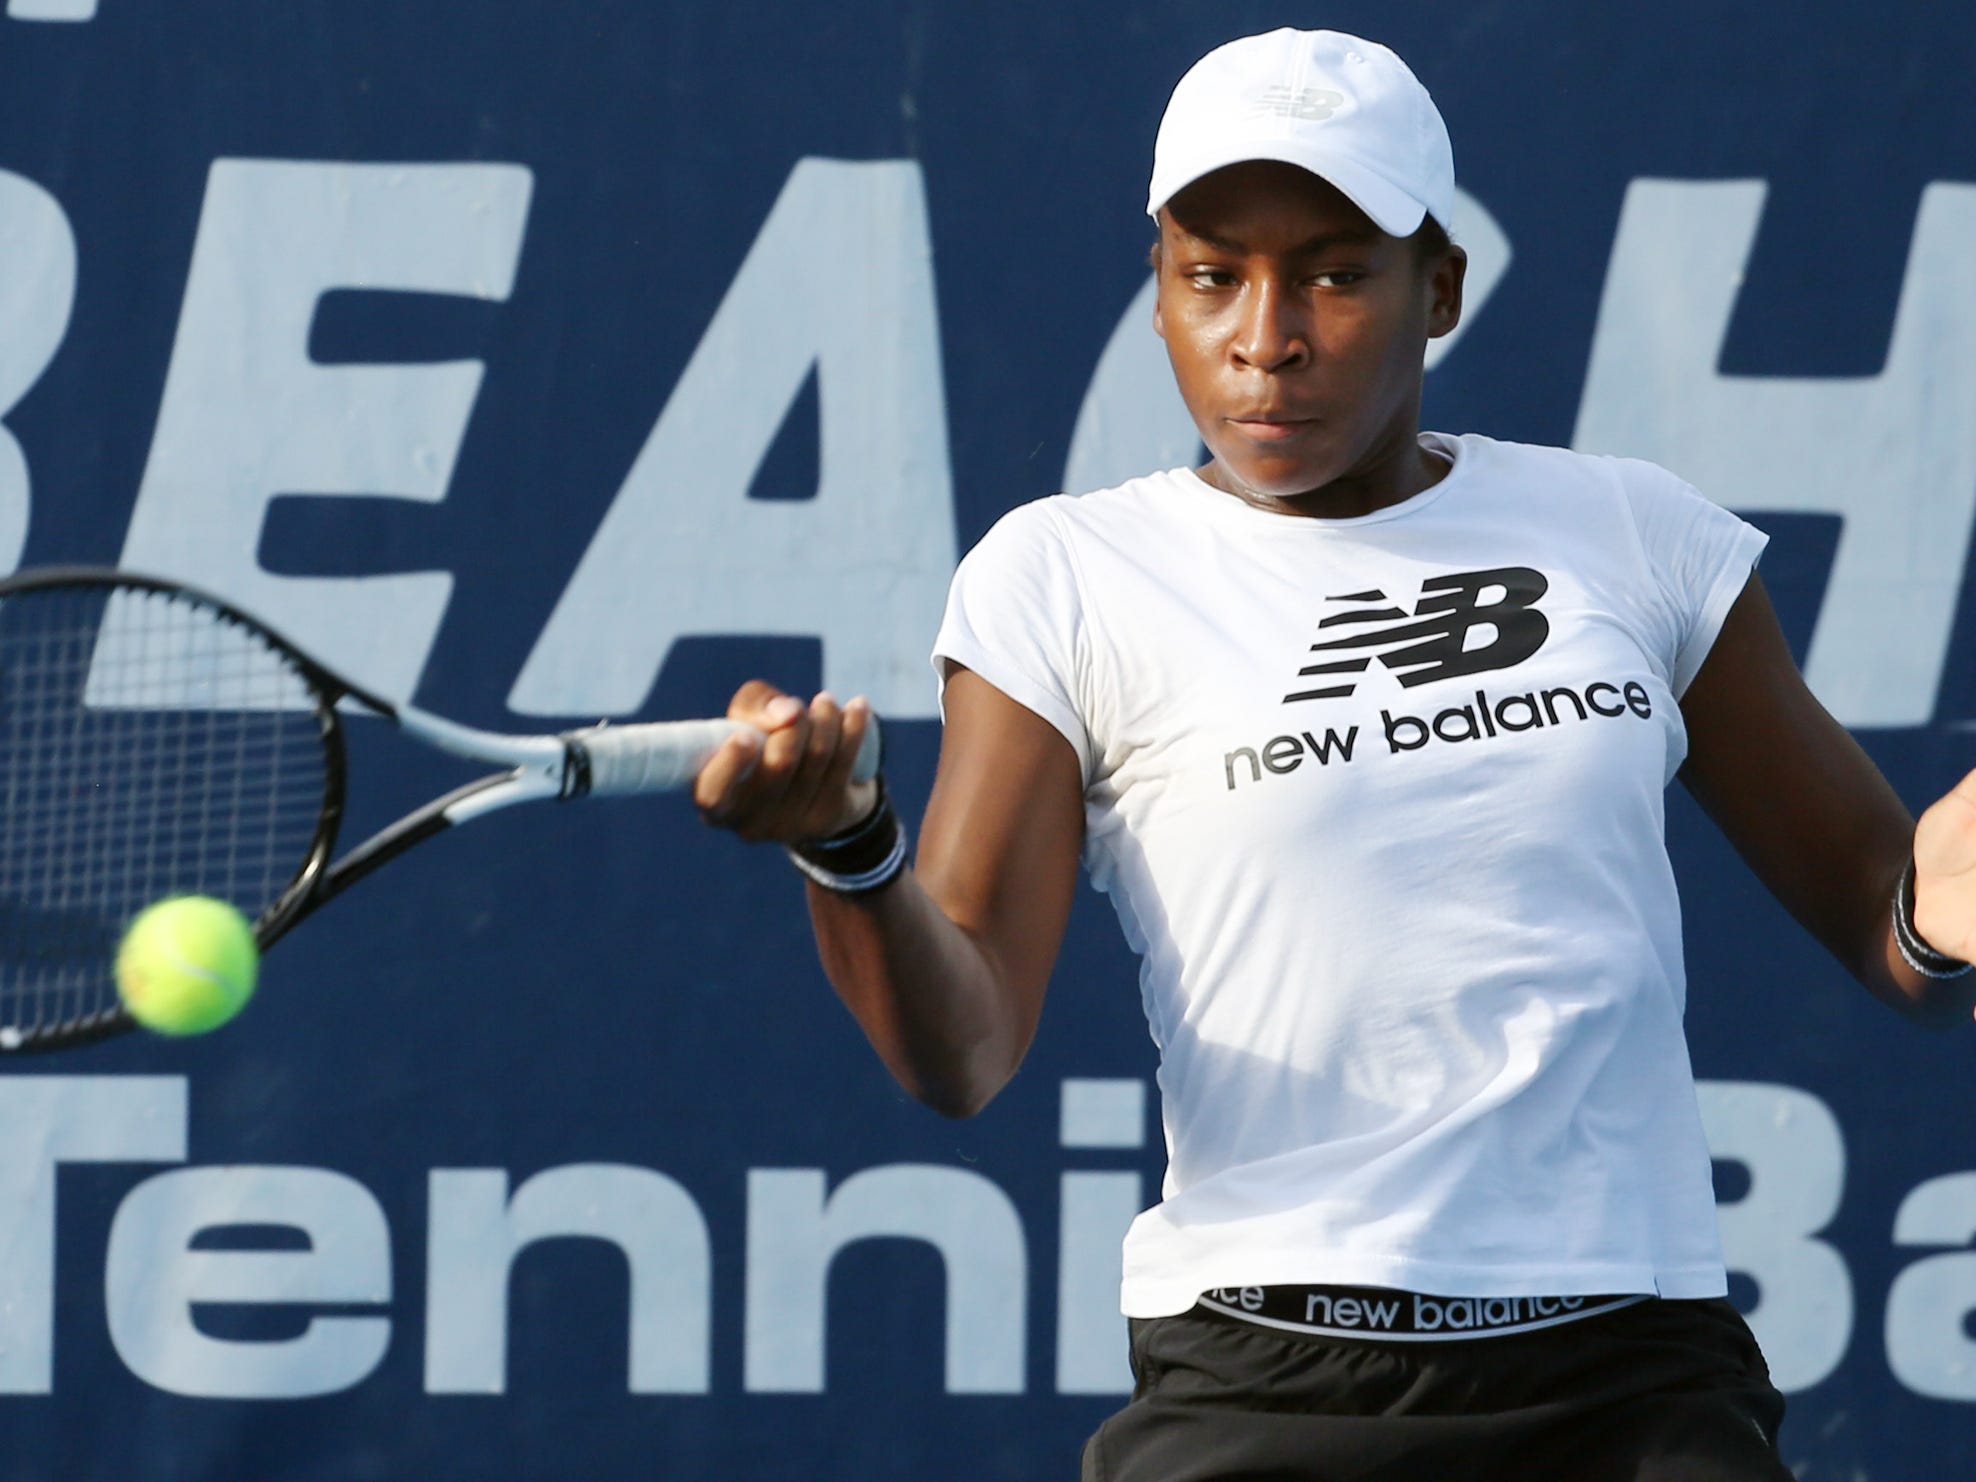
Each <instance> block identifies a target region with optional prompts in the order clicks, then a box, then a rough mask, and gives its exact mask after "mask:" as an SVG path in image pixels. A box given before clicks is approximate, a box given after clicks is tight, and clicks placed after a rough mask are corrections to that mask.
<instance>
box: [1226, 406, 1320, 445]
mask: <svg viewBox="0 0 1976 1482" xmlns="http://www.w3.org/2000/svg"><path fill="white" fill-rule="evenodd" d="M1228 420H1229V421H1230V422H1231V423H1233V424H1234V425H1235V426H1236V427H1239V428H1240V429H1241V430H1242V431H1243V432H1244V433H1246V434H1247V435H1248V436H1250V437H1252V438H1255V439H1256V440H1257V441H1258V442H1281V441H1283V440H1284V439H1286V438H1292V437H1295V436H1296V435H1297V434H1298V433H1300V432H1306V431H1308V430H1309V429H1311V428H1312V427H1315V426H1316V425H1317V419H1316V418H1315V417H1293V416H1289V415H1287V414H1285V413H1282V412H1262V413H1257V414H1255V415H1253V416H1247V417H1230V418H1229V419H1228Z"/></svg>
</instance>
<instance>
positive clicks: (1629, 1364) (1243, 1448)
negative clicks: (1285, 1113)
mask: <svg viewBox="0 0 1976 1482" xmlns="http://www.w3.org/2000/svg"><path fill="white" fill-rule="evenodd" d="M1131 1326H1132V1372H1133V1374H1134V1375H1135V1376H1136V1378H1137V1380H1138V1386H1137V1388H1136V1389H1135V1390H1134V1391H1133V1396H1132V1401H1131V1403H1130V1404H1128V1405H1127V1406H1126V1407H1125V1408H1124V1409H1123V1410H1121V1411H1119V1412H1118V1414H1116V1415H1114V1416H1112V1417H1111V1418H1110V1419H1109V1420H1107V1421H1106V1422H1105V1423H1104V1425H1103V1426H1101V1427H1100V1428H1099V1429H1098V1433H1097V1434H1096V1435H1094V1436H1093V1437H1092V1438H1091V1440H1090V1442H1089V1444H1087V1445H1086V1446H1085V1448H1084V1471H1083V1479H1084V1482H1347V1479H1349V1482H1373V1479H1379V1482H1790V1479H1791V1473H1790V1471H1789V1469H1788V1468H1786V1467H1785V1465H1784V1463H1783V1461H1782V1459H1781V1458H1780V1457H1779V1456H1778V1454H1777V1443H1776V1438H1777V1425H1778V1422H1779V1421H1780V1420H1782V1418H1783V1414H1784V1397H1783V1396H1782V1395H1781V1394H1779V1393H1778V1392H1777V1389H1776V1387H1775V1386H1774V1385H1772V1384H1771V1382H1770V1371H1769V1370H1768V1368H1766V1367H1765V1365H1764V1362H1763V1355H1762V1354H1761V1353H1760V1352H1758V1350H1757V1346H1756V1340H1755V1339H1754V1338H1752V1337H1751V1336H1750V1330H1749V1328H1748V1327H1747V1326H1746V1325H1745V1324H1744V1322H1743V1320H1742V1318H1741V1317H1740V1316H1738V1315H1737V1312H1736V1310H1735V1308H1733V1307H1731V1306H1730V1305H1729V1304H1728V1303H1727V1302H1725V1301H1720V1300H1716V1301H1703V1302H1670V1301H1647V1302H1640V1303H1636V1304H1634V1305H1632V1306H1628V1307H1622V1308H1620V1309H1618V1310H1616V1311H1612V1312H1607V1313H1603V1314H1601V1315H1599V1316H1597V1317H1588V1318H1584V1319H1582V1320H1580V1321H1577V1322H1570V1323H1565V1324H1563V1325H1561V1326H1558V1327H1553V1328H1544V1329H1542V1330H1540V1331H1536V1332H1528V1333H1518V1334H1510V1335H1502V1336H1495V1337H1486V1338H1471V1339H1462V1340H1456V1341H1449V1342H1425V1343H1422V1342H1414V1343H1405V1342H1392V1341H1379V1340H1374V1339H1357V1338H1315V1337H1309V1336H1306V1335H1303V1334H1299V1333H1287V1332H1279V1331H1276V1330H1274V1329H1271V1328H1266V1327H1261V1326H1258V1325H1256V1324H1254V1323H1250V1322H1244V1321H1242V1320H1241V1319H1239V1318H1233V1317H1225V1316H1222V1315H1220V1314H1217V1313H1212V1312H1208V1311H1206V1310H1204V1309H1201V1308H1195V1309H1194V1310H1193V1311H1192V1312H1187V1313H1182V1314H1181V1315H1179V1316H1177V1317H1160V1318H1149V1319H1139V1318H1135V1319H1134V1320H1133V1322H1132V1325H1131Z"/></svg>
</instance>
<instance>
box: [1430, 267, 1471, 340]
mask: <svg viewBox="0 0 1976 1482" xmlns="http://www.w3.org/2000/svg"><path fill="white" fill-rule="evenodd" d="M1467 277H1468V251H1467V249H1466V248H1462V247H1455V246H1450V247H1449V248H1448V250H1447V251H1446V252H1444V253H1442V254H1441V260H1440V261H1439V262H1437V263H1435V264H1434V265H1433V267H1432V268H1430V269H1429V270H1428V273H1427V295H1428V297H1427V337H1428V338H1429V339H1430V340H1438V339H1440V338H1441V336H1442V335H1445V334H1452V333H1453V332H1454V328H1455V326H1456V325H1457V324H1459V323H1461V287H1462V283H1463V282H1464V281H1465V280H1466V279H1467Z"/></svg>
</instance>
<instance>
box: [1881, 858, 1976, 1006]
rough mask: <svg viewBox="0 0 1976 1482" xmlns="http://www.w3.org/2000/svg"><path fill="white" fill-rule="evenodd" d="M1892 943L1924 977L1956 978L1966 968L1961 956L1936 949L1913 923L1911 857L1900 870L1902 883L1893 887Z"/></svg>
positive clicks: (1908, 963)
mask: <svg viewBox="0 0 1976 1482" xmlns="http://www.w3.org/2000/svg"><path fill="white" fill-rule="evenodd" d="M1894 945H1895V946H1896V947H1898V948H1900V954H1901V956H1902V957H1903V958H1904V959H1905V960H1906V962H1907V965H1908V966H1909V967H1911V968H1913V969H1914V970H1915V971H1916V972H1918V973H1920V974H1921V976H1922V977H1924V978H1959V977H1961V976H1962V975H1963V974H1964V973H1966V972H1968V971H1969V964H1968V963H1966V962H1964V961H1963V960H1962V959H1961V958H1960V957H1951V956H1949V954H1948V953H1946V952H1939V951H1937V950H1936V949H1935V948H1933V947H1931V946H1929V945H1928V943H1927V942H1926V941H1924V940H1922V936H1921V933H1920V932H1919V931H1917V930H1916V929H1915V925H1914V861H1913V860H1911V859H1910V860H1909V861H1908V862H1907V868H1906V869H1904V870H1902V871H1901V883H1900V884H1899V885H1897V886H1895V887H1894Z"/></svg>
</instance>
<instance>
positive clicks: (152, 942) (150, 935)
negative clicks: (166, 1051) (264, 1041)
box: [117, 895, 261, 1034]
mask: <svg viewBox="0 0 1976 1482" xmlns="http://www.w3.org/2000/svg"><path fill="white" fill-rule="evenodd" d="M260 962H261V950H260V948H259V947H258V946H256V945H255V942H254V928H253V927H251V926H249V925H248V924H247V918H246V917H245V916H243V915H241V914H240V912H238V911H236V910H235V909H234V908H233V907H232V906H231V905H229V904H228V903H227V902H225V901H222V900H214V899H213V898H212V897H211V896H209V895H179V896H173V897H171V898H170V899H169V900H161V901H158V902H157V903H156V904H154V905H150V906H147V907H145V909H144V910H142V911H140V912H139V913H138V915H137V919H136V920H135V921H133V922H131V923H130V929H129V930H128V931H126V932H125V933H124V938H123V943H122V945H120V946H119V947H118V948H117V993H118V996H119V997H121V998H122V999H123V1003H124V1007H125V1008H126V1009H128V1010H130V1016H131V1018H133V1019H135V1020H136V1021H137V1022H138V1023H140V1024H142V1025H143V1026H144V1027H145V1028H146V1029H154V1030H156V1031H157V1032H158V1033H159V1034H204V1033H206V1031H207V1030H209V1029H218V1028H219V1027H220V1025H222V1024H224V1023H226V1021H227V1020H229V1019H231V1018H232V1017H233V1016H234V1015H235V1014H237V1013H239V1012H240V1010H241V1009H242V1008H244V1007H245V1006H246V1003H247V1000H248V999H250V998H252V997H253V996H254V974H255V972H256V970H257V969H258V968H259V967H260Z"/></svg>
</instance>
